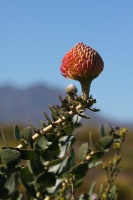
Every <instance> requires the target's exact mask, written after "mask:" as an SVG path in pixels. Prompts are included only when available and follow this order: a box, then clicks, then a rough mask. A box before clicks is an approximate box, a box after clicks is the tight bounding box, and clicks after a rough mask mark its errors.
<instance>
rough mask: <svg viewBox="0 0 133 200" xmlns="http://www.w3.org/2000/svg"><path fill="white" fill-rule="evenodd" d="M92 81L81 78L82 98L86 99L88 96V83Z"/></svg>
mask: <svg viewBox="0 0 133 200" xmlns="http://www.w3.org/2000/svg"><path fill="white" fill-rule="evenodd" d="M91 82H92V81H88V82H87V81H86V80H81V81H80V84H81V88H82V95H81V97H82V99H84V100H87V99H88V98H89V92H90V85H91Z"/></svg>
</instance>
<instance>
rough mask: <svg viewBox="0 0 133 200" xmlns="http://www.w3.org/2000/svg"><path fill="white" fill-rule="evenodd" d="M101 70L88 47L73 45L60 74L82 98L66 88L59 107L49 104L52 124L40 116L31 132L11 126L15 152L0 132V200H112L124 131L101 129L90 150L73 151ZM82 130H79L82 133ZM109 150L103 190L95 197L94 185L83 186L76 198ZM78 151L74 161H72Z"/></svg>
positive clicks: (97, 57) (83, 146)
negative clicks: (0, 140) (38, 125)
mask: <svg viewBox="0 0 133 200" xmlns="http://www.w3.org/2000/svg"><path fill="white" fill-rule="evenodd" d="M103 68H104V62H103V60H102V58H101V56H100V55H99V53H98V52H97V51H95V50H94V49H93V48H91V47H89V46H87V45H85V44H83V43H78V44H77V45H76V46H75V47H73V48H72V49H70V51H69V52H68V53H67V54H66V55H65V56H64V58H63V60H62V62H61V67H60V71H61V74H62V75H63V76H64V77H66V78H71V79H74V80H78V81H79V82H80V83H81V88H82V94H81V95H80V96H78V95H77V88H76V86H74V85H73V84H70V85H69V86H68V87H67V88H66V96H65V97H64V98H61V97H60V102H61V105H57V106H51V105H49V108H50V111H51V114H52V119H51V118H50V117H49V116H48V114H47V113H44V116H45V118H46V122H43V121H41V128H40V129H39V130H36V128H35V127H34V126H33V125H32V124H31V122H30V120H28V121H29V127H26V128H24V129H22V130H19V127H18V126H17V125H16V126H15V127H14V137H15V139H16V140H18V141H19V143H20V144H19V145H18V146H17V147H9V146H8V144H7V142H6V139H5V137H4V133H3V132H2V130H1V133H2V137H3V141H4V143H5V146H3V147H2V148H1V150H0V199H13V200H17V199H19V200H21V199H32V200H98V199H99V200H100V199H101V200H116V199H117V194H118V192H117V188H116V186H115V185H114V181H115V178H116V177H117V175H118V174H119V172H120V170H121V169H120V167H119V163H120V161H121V155H120V150H121V147H122V143H123V141H124V139H125V133H126V129H121V130H120V129H118V128H112V127H111V126H110V130H108V132H106V131H105V129H104V127H103V126H102V128H101V137H100V138H99V139H98V141H97V142H96V144H95V145H93V147H92V146H90V145H89V143H88V142H86V143H83V144H81V146H80V147H79V149H78V150H77V149H76V152H75V148H74V145H75V142H76V135H77V134H76V133H75V131H74V130H75V128H77V127H79V126H81V123H80V120H81V119H82V118H86V119H89V116H86V115H85V114H84V111H85V110H86V109H88V110H90V111H94V112H96V111H99V110H98V109H95V108H92V106H93V104H94V103H96V100H95V99H93V98H92V96H90V95H89V91H90V85H91V82H92V80H93V79H95V78H97V77H98V76H99V74H100V73H101V72H102V70H103ZM81 130H82V129H81ZM111 146H113V147H114V152H115V153H114V157H113V158H112V160H111V161H107V162H105V163H103V168H104V170H105V172H106V176H107V185H105V188H103V190H100V192H99V194H96V193H95V191H94V188H95V187H94V186H95V184H94V183H92V185H90V186H88V193H84V191H83V192H82V193H81V194H80V195H77V190H78V188H79V187H80V186H81V185H82V183H83V181H84V177H85V176H86V174H87V172H88V170H92V169H93V168H95V167H97V166H98V165H102V160H101V159H102V157H103V156H104V154H106V153H107V152H108V151H109V150H110V148H111ZM77 151H78V155H79V156H78V159H77Z"/></svg>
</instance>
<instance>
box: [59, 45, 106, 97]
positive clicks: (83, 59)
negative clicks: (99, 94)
mask: <svg viewBox="0 0 133 200" xmlns="http://www.w3.org/2000/svg"><path fill="white" fill-rule="evenodd" d="M103 68H104V62H103V60H102V58H101V56H100V55H99V53H98V52H97V51H95V50H94V49H93V48H91V47H89V46H87V45H85V44H83V43H78V44H76V46H75V47H73V48H72V49H70V51H69V52H68V53H67V54H66V55H65V56H64V58H63V59H62V63H61V67H60V71H61V74H62V75H63V76H64V77H65V78H71V79H74V80H78V81H79V82H80V83H81V87H82V98H83V99H84V100H87V99H88V97H89V91H90V85H91V82H92V80H93V79H94V78H96V77H98V76H99V74H100V73H101V72H102V70H103Z"/></svg>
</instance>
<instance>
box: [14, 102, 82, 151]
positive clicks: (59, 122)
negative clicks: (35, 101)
mask: <svg viewBox="0 0 133 200" xmlns="http://www.w3.org/2000/svg"><path fill="white" fill-rule="evenodd" d="M81 108H82V105H81V104H79V105H78V106H77V107H76V108H75V109H74V110H73V111H69V112H68V113H69V116H68V117H70V116H74V115H75V114H76V113H77V112H78V111H79V110H80V109H81ZM68 117H64V116H61V118H59V119H58V120H57V121H55V122H54V123H55V124H61V123H62V122H64V121H66V120H67V118H68ZM52 128H53V126H52V125H51V124H50V125H48V126H47V127H45V128H44V129H43V130H42V131H40V133H39V134H38V133H35V134H34V135H33V136H32V140H33V142H35V141H36V140H37V139H39V138H40V137H41V136H43V135H44V134H45V133H48V132H49V131H50V130H51V129H52ZM27 145H28V144H27V143H26V142H25V143H23V144H19V145H18V146H17V147H16V148H18V149H22V148H24V147H26V146H27Z"/></svg>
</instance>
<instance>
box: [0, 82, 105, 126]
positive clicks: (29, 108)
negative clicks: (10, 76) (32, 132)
mask: <svg viewBox="0 0 133 200" xmlns="http://www.w3.org/2000/svg"><path fill="white" fill-rule="evenodd" d="M59 95H60V96H62V97H63V96H64V95H65V92H63V91H60V90H58V89H53V88H50V87H48V86H45V85H35V86H32V87H29V88H27V89H18V88H15V87H13V86H3V87H0V123H1V124H3V123H4V124H24V125H26V124H28V121H27V119H26V116H28V118H29V119H30V121H31V122H32V123H33V125H35V126H37V127H38V128H39V127H40V120H43V121H46V120H45V118H44V115H43V112H44V111H46V112H47V113H48V114H49V113H50V112H49V108H48V104H50V105H56V104H60V101H59V98H58V97H59ZM87 114H88V115H89V116H91V120H89V121H87V122H86V123H88V124H89V125H94V123H95V124H96V123H97V124H100V125H101V124H102V123H106V122H108V121H109V120H108V119H106V118H104V117H102V116H101V115H100V113H93V112H91V111H88V112H87Z"/></svg>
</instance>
